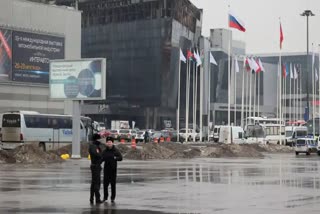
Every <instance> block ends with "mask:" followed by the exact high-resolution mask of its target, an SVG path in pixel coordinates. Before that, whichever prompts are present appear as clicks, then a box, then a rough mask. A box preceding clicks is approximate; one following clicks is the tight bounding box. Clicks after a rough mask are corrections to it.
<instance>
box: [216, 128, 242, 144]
mask: <svg viewBox="0 0 320 214" xmlns="http://www.w3.org/2000/svg"><path fill="white" fill-rule="evenodd" d="M230 131H231V133H230ZM229 136H230V137H231V141H230V143H234V144H240V143H244V142H245V140H244V131H243V128H242V127H240V126H231V127H230V126H220V127H219V140H218V142H219V143H226V144H227V143H229V142H228V139H229Z"/></svg>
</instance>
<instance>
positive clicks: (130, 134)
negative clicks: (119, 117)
mask: <svg viewBox="0 0 320 214" xmlns="http://www.w3.org/2000/svg"><path fill="white" fill-rule="evenodd" d="M119 134H120V137H119V138H120V140H121V139H124V140H126V141H128V142H130V141H131V140H132V139H135V138H136V135H137V132H136V131H135V130H132V129H120V131H119Z"/></svg>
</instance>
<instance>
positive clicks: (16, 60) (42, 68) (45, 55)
mask: <svg viewBox="0 0 320 214" xmlns="http://www.w3.org/2000/svg"><path fill="white" fill-rule="evenodd" d="M12 40H13V41H12V50H13V53H12V55H13V57H12V59H13V60H12V80H13V81H19V82H33V83H44V84H47V83H49V62H50V60H53V59H64V46H65V44H64V38H63V37H57V36H50V35H42V34H35V33H28V32H19V31H13V32H12Z"/></svg>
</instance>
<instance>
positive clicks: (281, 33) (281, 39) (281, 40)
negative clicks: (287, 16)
mask: <svg viewBox="0 0 320 214" xmlns="http://www.w3.org/2000/svg"><path fill="white" fill-rule="evenodd" d="M283 40H284V36H283V31H282V25H281V22H280V49H282V42H283Z"/></svg>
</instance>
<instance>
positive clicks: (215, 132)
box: [212, 126, 221, 143]
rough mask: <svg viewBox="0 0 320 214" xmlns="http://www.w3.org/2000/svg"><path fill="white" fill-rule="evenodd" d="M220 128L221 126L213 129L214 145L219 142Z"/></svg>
mask: <svg viewBox="0 0 320 214" xmlns="http://www.w3.org/2000/svg"><path fill="white" fill-rule="evenodd" d="M220 127H221V126H214V129H213V134H212V138H213V141H214V142H216V143H217V142H218V141H219V136H220Z"/></svg>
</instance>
